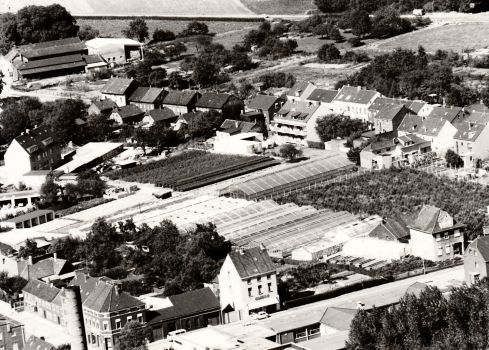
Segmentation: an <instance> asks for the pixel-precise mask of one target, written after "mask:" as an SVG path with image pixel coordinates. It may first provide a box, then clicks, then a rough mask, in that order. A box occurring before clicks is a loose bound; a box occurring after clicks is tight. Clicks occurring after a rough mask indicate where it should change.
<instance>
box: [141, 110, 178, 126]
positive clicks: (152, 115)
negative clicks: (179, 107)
mask: <svg viewBox="0 0 489 350" xmlns="http://www.w3.org/2000/svg"><path fill="white" fill-rule="evenodd" d="M177 120H178V116H177V115H175V113H174V112H173V111H172V110H171V109H170V108H166V107H163V108H158V109H153V110H151V111H148V112H146V115H145V116H144V118H143V120H142V124H143V127H145V128H150V127H151V126H153V125H154V124H156V123H159V124H162V125H163V126H164V127H165V128H170V127H171V125H172V124H174V123H176V121H177Z"/></svg>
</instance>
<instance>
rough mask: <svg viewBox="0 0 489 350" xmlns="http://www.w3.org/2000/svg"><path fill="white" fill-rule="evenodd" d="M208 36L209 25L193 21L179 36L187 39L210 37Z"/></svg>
mask: <svg viewBox="0 0 489 350" xmlns="http://www.w3.org/2000/svg"><path fill="white" fill-rule="evenodd" d="M208 34H209V27H208V26H207V24H205V23H202V22H197V21H193V22H190V23H189V24H188V25H187V28H185V29H184V30H182V31H181V32H180V33H179V34H178V36H180V37H187V36H194V35H208Z"/></svg>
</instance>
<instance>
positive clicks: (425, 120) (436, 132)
mask: <svg viewBox="0 0 489 350" xmlns="http://www.w3.org/2000/svg"><path fill="white" fill-rule="evenodd" d="M397 131H398V134H399V136H404V135H407V134H414V135H416V136H417V137H419V138H422V139H423V140H426V141H430V142H431V150H432V151H433V152H436V153H437V154H438V155H439V156H441V157H443V156H444V155H445V153H446V151H447V150H449V149H453V148H454V146H455V142H454V136H455V134H456V133H457V128H456V127H455V126H453V124H452V123H451V122H449V121H448V120H446V119H444V118H430V117H420V116H416V115H411V114H408V115H406V117H405V118H404V120H403V121H402V123H401V124H400V125H399V127H398V128H397Z"/></svg>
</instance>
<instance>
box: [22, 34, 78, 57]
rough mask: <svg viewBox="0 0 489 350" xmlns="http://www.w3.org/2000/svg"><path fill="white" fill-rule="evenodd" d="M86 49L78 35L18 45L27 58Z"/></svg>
mask: <svg viewBox="0 0 489 350" xmlns="http://www.w3.org/2000/svg"><path fill="white" fill-rule="evenodd" d="M86 50H87V47H86V46H85V44H83V43H82V42H81V40H80V39H79V38H78V37H74V38H67V39H60V40H53V41H45V42H42V43H37V44H30V45H24V46H20V47H19V51H20V52H21V53H22V55H23V56H24V57H27V59H29V60H32V59H36V58H37V57H44V56H53V55H62V54H69V53H71V52H83V51H86Z"/></svg>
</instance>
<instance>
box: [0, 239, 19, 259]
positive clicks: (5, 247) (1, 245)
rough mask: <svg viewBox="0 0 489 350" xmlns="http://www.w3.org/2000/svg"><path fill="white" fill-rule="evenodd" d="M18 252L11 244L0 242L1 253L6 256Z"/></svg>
mask: <svg viewBox="0 0 489 350" xmlns="http://www.w3.org/2000/svg"><path fill="white" fill-rule="evenodd" d="M14 252H16V250H15V249H14V248H13V247H12V246H9V245H8V244H5V243H2V242H0V253H1V254H2V255H4V256H9V255H10V254H12V253H14Z"/></svg>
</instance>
